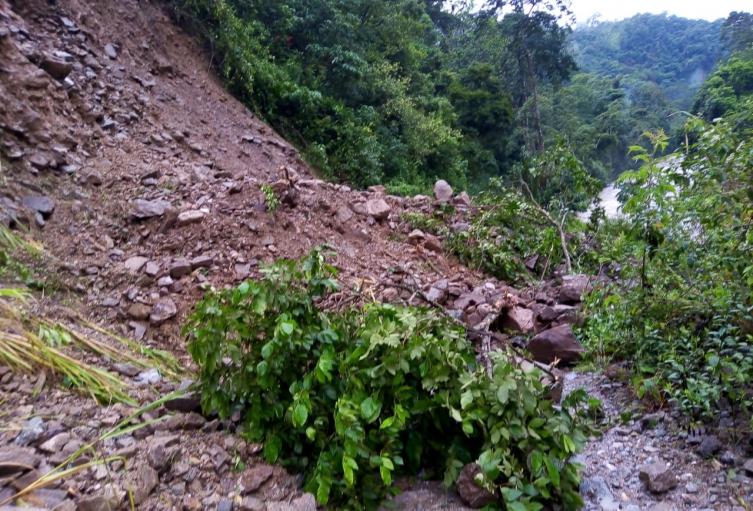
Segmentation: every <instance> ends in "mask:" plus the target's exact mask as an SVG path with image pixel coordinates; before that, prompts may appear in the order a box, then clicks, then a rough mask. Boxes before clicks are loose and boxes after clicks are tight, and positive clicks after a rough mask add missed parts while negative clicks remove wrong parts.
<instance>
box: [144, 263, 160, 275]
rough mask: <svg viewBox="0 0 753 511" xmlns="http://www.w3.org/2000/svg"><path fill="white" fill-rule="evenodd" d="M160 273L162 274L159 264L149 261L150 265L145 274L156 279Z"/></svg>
mask: <svg viewBox="0 0 753 511" xmlns="http://www.w3.org/2000/svg"><path fill="white" fill-rule="evenodd" d="M159 272H160V265H159V263H157V262H155V261H149V262H148V263H146V268H144V273H146V274H147V275H149V276H150V277H152V278H154V277H156V276H157V275H159Z"/></svg>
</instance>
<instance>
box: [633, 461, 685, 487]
mask: <svg viewBox="0 0 753 511" xmlns="http://www.w3.org/2000/svg"><path fill="white" fill-rule="evenodd" d="M638 478H639V479H640V480H641V481H643V484H645V485H646V488H648V490H649V491H650V492H651V493H666V492H668V491H669V490H671V489H673V488H675V487H676V486H677V477H676V476H675V473H674V471H673V470H672V468H671V467H670V466H669V464H668V463H667V462H665V461H655V462H653V463H649V464H647V465H644V466H642V467H641V468H640V472H639V473H638Z"/></svg>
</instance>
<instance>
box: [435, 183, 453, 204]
mask: <svg viewBox="0 0 753 511" xmlns="http://www.w3.org/2000/svg"><path fill="white" fill-rule="evenodd" d="M434 197H435V198H436V199H437V200H438V201H439V202H442V203H445V202H449V201H450V199H451V198H452V187H451V186H450V184H449V183H448V182H447V181H445V180H444V179H440V180H439V181H437V182H436V183H434Z"/></svg>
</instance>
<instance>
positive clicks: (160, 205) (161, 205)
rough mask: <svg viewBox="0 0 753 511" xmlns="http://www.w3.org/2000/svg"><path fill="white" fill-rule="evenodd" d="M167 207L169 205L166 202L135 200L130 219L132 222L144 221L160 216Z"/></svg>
mask: <svg viewBox="0 0 753 511" xmlns="http://www.w3.org/2000/svg"><path fill="white" fill-rule="evenodd" d="M169 207H170V203H169V202H168V201H166V200H146V199H136V200H135V201H133V209H132V210H131V218H132V219H134V220H145V219H147V218H153V217H156V216H162V215H164V214H165V211H166V210H167V209H168V208H169Z"/></svg>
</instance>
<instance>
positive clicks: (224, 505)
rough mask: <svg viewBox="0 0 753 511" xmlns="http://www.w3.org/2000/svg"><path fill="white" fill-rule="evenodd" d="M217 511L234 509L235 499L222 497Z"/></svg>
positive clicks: (231, 510)
mask: <svg viewBox="0 0 753 511" xmlns="http://www.w3.org/2000/svg"><path fill="white" fill-rule="evenodd" d="M217 511H233V501H232V500H230V499H221V500H220V502H219V503H218V504H217Z"/></svg>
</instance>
